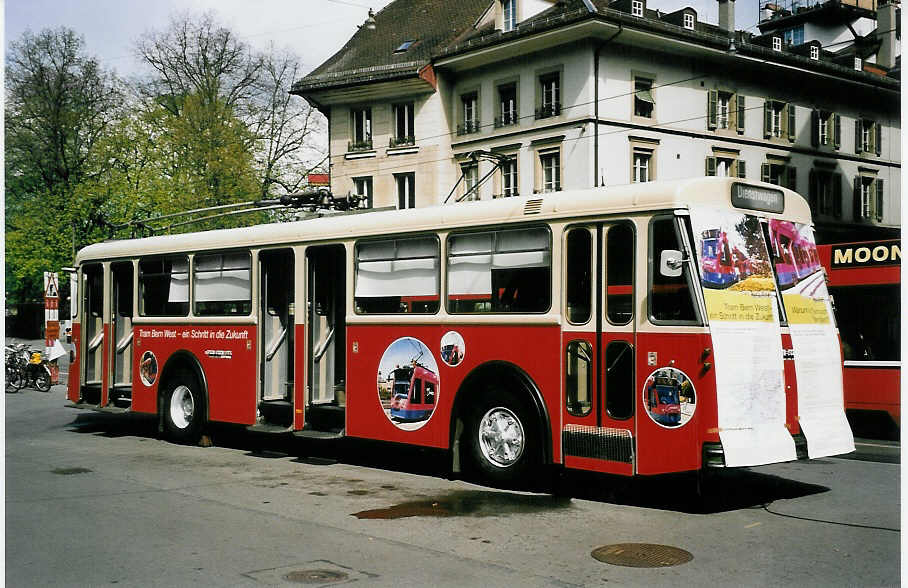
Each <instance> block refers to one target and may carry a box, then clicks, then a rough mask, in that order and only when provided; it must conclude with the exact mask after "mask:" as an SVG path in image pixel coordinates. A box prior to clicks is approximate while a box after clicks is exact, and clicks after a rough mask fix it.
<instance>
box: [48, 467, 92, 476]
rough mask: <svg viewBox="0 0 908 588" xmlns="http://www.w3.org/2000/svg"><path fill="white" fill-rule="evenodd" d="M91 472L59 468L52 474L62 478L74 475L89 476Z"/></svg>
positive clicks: (83, 469)
mask: <svg viewBox="0 0 908 588" xmlns="http://www.w3.org/2000/svg"><path fill="white" fill-rule="evenodd" d="M89 472H91V470H90V469H88V468H57V469H54V470H51V471H50V473H52V474H59V475H61V476H72V475H73V474H87V473H89Z"/></svg>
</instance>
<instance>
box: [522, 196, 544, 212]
mask: <svg viewBox="0 0 908 588" xmlns="http://www.w3.org/2000/svg"><path fill="white" fill-rule="evenodd" d="M540 212H542V198H534V199H533V200H527V203H526V204H524V205H523V214H539V213H540Z"/></svg>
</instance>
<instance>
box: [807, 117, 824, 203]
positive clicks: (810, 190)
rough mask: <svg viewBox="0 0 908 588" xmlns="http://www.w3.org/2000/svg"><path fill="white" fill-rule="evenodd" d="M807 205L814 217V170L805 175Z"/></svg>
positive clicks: (815, 175)
mask: <svg viewBox="0 0 908 588" xmlns="http://www.w3.org/2000/svg"><path fill="white" fill-rule="evenodd" d="M814 112H816V111H814ZM807 203H808V204H809V205H810V213H811V214H812V215H814V216H816V214H817V212H818V211H819V205H818V203H817V172H816V171H815V170H810V173H808V174H807ZM824 212H825V211H824Z"/></svg>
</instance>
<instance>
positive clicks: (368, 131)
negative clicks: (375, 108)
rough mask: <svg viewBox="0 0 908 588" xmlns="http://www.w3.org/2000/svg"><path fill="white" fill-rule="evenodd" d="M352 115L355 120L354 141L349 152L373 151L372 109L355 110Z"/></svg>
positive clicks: (349, 147) (349, 146)
mask: <svg viewBox="0 0 908 588" xmlns="http://www.w3.org/2000/svg"><path fill="white" fill-rule="evenodd" d="M351 115H352V119H353V141H352V142H351V143H350V145H348V150H349V151H361V150H369V149H372V109H371V108H358V109H353V110H352V111H351Z"/></svg>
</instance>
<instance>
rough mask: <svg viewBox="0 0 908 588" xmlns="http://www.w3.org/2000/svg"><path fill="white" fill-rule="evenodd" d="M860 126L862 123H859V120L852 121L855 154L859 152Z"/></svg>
mask: <svg viewBox="0 0 908 588" xmlns="http://www.w3.org/2000/svg"><path fill="white" fill-rule="evenodd" d="M862 124H863V123H862V122H861V119H859V118H856V119H854V152H855V153H860V152H861V126H862Z"/></svg>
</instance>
